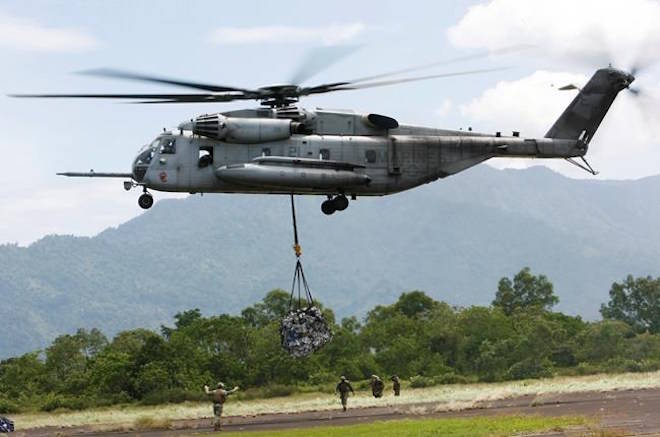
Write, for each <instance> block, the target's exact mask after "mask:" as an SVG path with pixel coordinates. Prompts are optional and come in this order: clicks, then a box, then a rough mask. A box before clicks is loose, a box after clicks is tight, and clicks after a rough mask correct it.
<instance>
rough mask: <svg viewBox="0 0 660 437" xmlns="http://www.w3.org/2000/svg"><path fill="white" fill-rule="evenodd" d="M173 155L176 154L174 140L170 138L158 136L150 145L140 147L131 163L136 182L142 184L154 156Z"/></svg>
mask: <svg viewBox="0 0 660 437" xmlns="http://www.w3.org/2000/svg"><path fill="white" fill-rule="evenodd" d="M158 153H159V154H161V155H174V154H175V153H176V139H174V138H173V137H171V136H159V137H158V138H156V139H155V140H153V141H152V142H151V143H150V144H145V145H144V146H142V148H141V149H140V151H139V152H138V154H137V156H136V157H135V160H134V161H133V176H134V178H135V180H136V181H137V182H142V180H143V179H144V176H145V174H146V173H147V169H148V168H149V165H150V164H151V161H152V160H153V159H154V156H155V155H156V154H158Z"/></svg>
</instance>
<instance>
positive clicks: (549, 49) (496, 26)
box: [448, 0, 660, 68]
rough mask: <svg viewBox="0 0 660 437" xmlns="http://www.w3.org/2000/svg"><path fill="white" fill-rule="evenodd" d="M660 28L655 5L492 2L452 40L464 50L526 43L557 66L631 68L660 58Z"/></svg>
mask: <svg viewBox="0 0 660 437" xmlns="http://www.w3.org/2000/svg"><path fill="white" fill-rule="evenodd" d="M659 22H660V3H658V2H656V1H652V0H627V1H626V2H621V1H618V0H606V1H604V0H581V1H573V0H554V1H547V0H522V1H521V0H492V1H490V2H488V3H486V4H480V5H476V6H473V7H471V8H470V9H469V10H468V12H467V13H466V14H465V16H463V18H462V19H461V20H460V21H459V23H458V24H456V25H455V26H453V27H451V28H450V29H449V30H448V36H449V39H450V41H451V42H452V43H453V44H454V45H456V46H459V47H470V48H487V49H491V50H493V49H497V48H501V47H505V46H511V45H516V44H521V43H524V44H532V45H534V46H537V47H538V48H539V49H540V50H539V54H541V55H542V56H543V57H544V58H547V57H548V56H552V57H553V61H557V60H559V61H569V60H571V61H576V60H579V61H580V63H581V64H582V65H590V66H592V67H596V66H605V65H606V64H607V63H609V62H613V63H616V64H617V65H619V66H621V67H625V68H629V67H630V65H631V63H632V62H634V61H635V59H636V58H637V57H643V58H644V59H646V60H648V58H649V57H653V58H655V57H657V54H658V46H659V43H660V26H658V23H659ZM642 52H644V53H642Z"/></svg>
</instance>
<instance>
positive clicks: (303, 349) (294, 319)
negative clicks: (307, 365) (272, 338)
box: [280, 306, 332, 358]
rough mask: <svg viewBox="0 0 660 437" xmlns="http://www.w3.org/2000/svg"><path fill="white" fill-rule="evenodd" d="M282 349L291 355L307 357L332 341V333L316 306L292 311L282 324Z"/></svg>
mask: <svg viewBox="0 0 660 437" xmlns="http://www.w3.org/2000/svg"><path fill="white" fill-rule="evenodd" d="M280 337H281V339H282V347H283V348H284V350H286V351H287V352H288V353H289V355H291V356H293V357H296V358H300V357H306V356H307V355H309V354H311V353H312V352H314V351H317V350H319V349H320V348H321V347H322V346H323V345H324V344H326V343H327V342H329V341H330V340H332V331H331V330H330V327H329V326H328V323H327V322H326V321H325V319H324V318H323V314H322V313H321V310H319V309H318V308H317V307H315V306H311V307H307V308H299V309H297V310H293V311H291V312H290V313H289V314H288V315H287V316H286V317H284V318H283V319H282V322H281V324H280Z"/></svg>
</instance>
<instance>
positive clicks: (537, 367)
mask: <svg viewBox="0 0 660 437" xmlns="http://www.w3.org/2000/svg"><path fill="white" fill-rule="evenodd" d="M550 376H552V367H551V366H550V363H549V362H547V360H544V361H541V362H539V361H536V360H533V359H526V360H523V361H519V362H517V363H516V364H514V365H513V366H511V367H509V370H508V371H507V379H512V380H516V379H532V378H548V377H550Z"/></svg>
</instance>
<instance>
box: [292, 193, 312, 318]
mask: <svg viewBox="0 0 660 437" xmlns="http://www.w3.org/2000/svg"><path fill="white" fill-rule="evenodd" d="M291 217H292V218H293V251H294V253H295V254H296V269H295V271H294V272H293V282H292V283H291V297H290V298H289V309H293V308H294V297H295V296H296V292H297V296H298V299H297V303H296V307H295V308H297V309H301V308H302V307H303V305H302V304H303V292H304V295H305V301H306V302H305V304H306V305H305V306H311V305H312V303H313V302H314V299H313V298H312V293H311V291H309V285H308V284H307V279H306V278H305V272H304V271H303V266H302V263H301V262H300V256H301V255H302V248H301V247H300V242H299V241H298V224H297V222H296V205H295V203H294V201H293V193H292V194H291Z"/></svg>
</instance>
